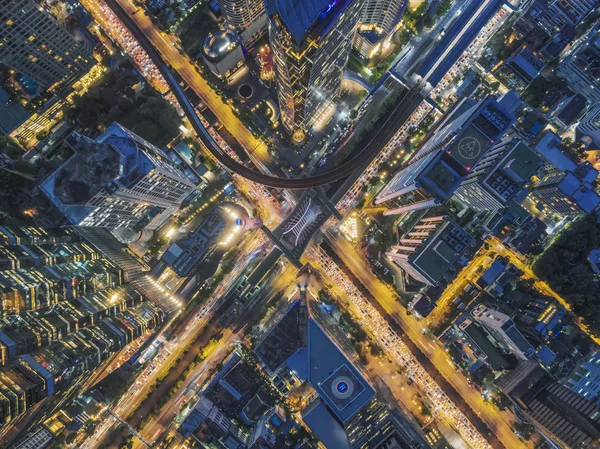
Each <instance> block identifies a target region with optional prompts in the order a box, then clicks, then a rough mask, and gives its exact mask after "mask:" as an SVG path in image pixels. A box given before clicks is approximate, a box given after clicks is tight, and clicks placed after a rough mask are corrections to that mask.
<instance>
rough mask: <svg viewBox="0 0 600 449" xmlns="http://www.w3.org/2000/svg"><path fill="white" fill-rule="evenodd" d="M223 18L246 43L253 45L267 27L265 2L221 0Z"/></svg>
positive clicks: (257, 0)
mask: <svg viewBox="0 0 600 449" xmlns="http://www.w3.org/2000/svg"><path fill="white" fill-rule="evenodd" d="M219 6H220V7H221V12H222V13H223V17H224V18H225V20H226V21H227V22H228V23H229V24H230V25H233V26H234V27H235V28H236V29H237V31H238V32H239V33H240V34H241V36H242V40H243V41H244V43H246V44H247V43H252V42H253V41H255V40H256V39H257V38H258V37H260V34H261V32H262V31H263V30H264V29H265V28H266V27H267V13H266V11H265V2H264V0H219Z"/></svg>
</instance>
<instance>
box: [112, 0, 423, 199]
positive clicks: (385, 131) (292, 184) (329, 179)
mask: <svg viewBox="0 0 600 449" xmlns="http://www.w3.org/2000/svg"><path fill="white" fill-rule="evenodd" d="M106 4H107V5H108V6H109V7H110V8H111V9H112V10H113V12H114V13H115V15H116V16H117V17H118V18H119V20H121V22H123V24H124V25H125V26H126V27H127V28H128V29H129V31H130V32H131V34H132V35H133V36H134V37H135V38H136V39H137V41H138V42H139V44H140V46H141V47H142V48H143V49H144V50H145V51H146V52H147V53H148V56H149V57H150V58H151V59H152V61H153V62H154V64H155V65H156V66H157V67H158V69H159V70H160V72H161V74H162V76H163V77H164V78H165V80H166V82H167V84H168V85H169V87H170V89H171V91H172V92H173V95H175V98H176V99H177V101H178V102H179V104H180V106H181V108H182V109H183V111H184V113H185V115H186V116H187V118H188V120H189V121H190V123H191V124H192V127H193V128H194V131H195V132H196V134H197V135H198V137H199V138H200V140H201V141H202V143H203V144H204V145H205V146H206V148H208V150H209V151H210V152H211V154H212V155H213V156H214V157H215V158H216V159H217V160H218V161H219V162H220V163H221V164H222V165H223V166H224V167H225V168H227V169H229V170H231V171H232V172H234V173H237V174H238V175H240V176H242V177H244V178H246V179H249V180H250V181H253V182H256V183H259V184H263V185H266V186H269V187H275V188H281V189H308V188H311V187H318V186H323V185H328V184H331V183H333V182H335V181H338V180H340V179H343V178H345V177H347V176H349V175H350V174H352V173H353V172H355V171H356V170H361V169H364V168H365V167H366V166H367V165H368V163H369V162H370V161H371V160H372V158H373V157H375V156H376V155H377V154H378V153H379V151H380V150H381V149H382V148H383V147H384V146H385V144H386V143H387V142H388V140H389V139H390V138H391V137H392V136H393V135H394V132H395V130H396V129H397V128H398V127H399V126H401V125H402V123H403V122H404V121H405V120H407V119H408V118H409V117H410V115H411V114H412V112H413V111H414V110H415V109H416V108H417V107H418V105H419V104H420V102H421V100H422V99H423V97H422V96H421V93H420V90H421V86H420V85H418V86H416V87H415V88H413V89H406V90H405V91H404V92H403V94H402V95H401V97H400V98H399V100H398V103H397V105H396V108H395V110H394V112H396V111H399V110H400V111H402V114H401V115H402V117H403V122H402V123H398V122H395V123H394V120H392V117H397V116H398V115H397V114H389V115H388V119H387V120H386V122H385V123H383V124H382V126H381V127H380V132H379V133H377V134H376V135H375V136H374V137H373V138H372V139H371V140H370V141H369V142H368V143H367V145H366V146H365V147H364V148H362V150H361V151H360V152H359V153H358V154H356V156H354V157H353V158H352V159H351V160H349V161H347V162H346V163H344V164H342V165H340V166H339V167H336V168H334V169H332V170H331V171H329V172H327V173H323V174H320V175H316V176H311V177H309V178H279V177H277V176H271V175H266V174H263V173H261V172H259V171H257V170H253V169H252V168H250V167H247V166H245V165H243V164H241V163H239V162H237V161H235V160H234V159H233V158H231V157H230V156H229V155H228V154H226V153H225V152H224V151H223V150H222V149H221V148H220V147H219V145H218V144H217V143H216V142H215V140H214V139H213V138H212V137H211V136H210V134H209V133H208V131H207V130H206V128H204V126H203V125H202V122H201V121H200V119H199V118H198V116H197V115H196V112H195V111H194V108H193V106H192V104H191V102H190V101H189V99H188V98H187V96H186V94H185V93H184V92H183V88H182V87H181V86H180V85H179V82H178V80H177V79H176V78H175V76H174V75H173V73H172V71H171V68H170V67H169V66H168V65H167V64H166V63H165V62H164V61H163V58H162V56H161V55H160V54H159V52H158V51H157V50H156V48H155V47H154V46H153V45H152V43H151V42H150V41H149V40H148V38H147V37H146V36H145V35H144V33H143V32H142V31H141V30H140V29H139V27H138V26H137V24H136V23H135V21H134V20H133V19H132V18H131V17H130V16H129V15H128V14H127V12H126V11H125V10H124V9H123V8H122V7H121V5H119V3H118V2H117V1H115V0H106ZM390 130H391V131H393V132H391V134H390Z"/></svg>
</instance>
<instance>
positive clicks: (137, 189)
mask: <svg viewBox="0 0 600 449" xmlns="http://www.w3.org/2000/svg"><path fill="white" fill-rule="evenodd" d="M67 143H68V144H69V145H70V146H71V147H72V148H73V150H74V151H75V155H74V156H72V157H71V158H70V159H69V160H68V161H66V162H65V163H64V164H63V165H62V166H61V167H60V168H59V169H58V170H56V171H55V172H54V173H53V174H52V175H50V176H49V177H48V178H47V179H46V180H45V181H44V182H43V183H42V184H41V185H40V188H41V189H42V191H43V192H44V193H45V194H46V195H47V196H48V197H49V198H50V200H51V201H52V202H53V203H54V204H55V205H56V206H57V207H58V208H59V209H60V210H61V211H62V212H63V213H64V214H65V215H66V217H67V218H68V219H69V221H70V222H71V223H73V224H75V225H78V226H93V227H102V228H110V229H112V228H118V227H122V228H132V227H134V226H135V225H136V224H138V223H139V222H140V221H141V220H145V221H146V222H148V223H149V225H148V226H146V228H147V229H156V228H157V227H158V226H160V225H161V224H162V223H164V221H165V220H166V219H167V218H168V217H169V216H170V215H172V214H173V213H174V212H175V211H176V210H177V209H178V208H179V206H180V205H181V202H182V201H183V199H184V198H185V197H186V196H187V195H188V194H189V193H190V192H191V191H192V190H193V189H194V184H193V183H192V182H191V181H189V180H188V178H187V177H186V176H185V174H184V173H183V171H181V170H180V169H179V168H178V167H177V166H176V165H175V164H173V163H172V162H171V160H170V159H169V158H168V157H167V156H166V155H165V154H164V153H163V151H162V150H160V149H158V148H157V147H155V146H154V145H152V144H151V143H149V142H147V141H145V140H144V139H142V138H141V137H139V136H137V135H135V134H134V133H132V132H131V131H128V130H127V129H125V128H123V127H122V126H120V125H118V124H116V123H113V124H112V125H111V126H110V127H109V128H108V129H107V130H106V132H104V133H103V134H102V135H100V136H99V137H98V138H97V139H96V140H92V139H89V138H87V137H85V136H81V135H78V134H74V135H72V136H70V137H69V138H68V139H67Z"/></svg>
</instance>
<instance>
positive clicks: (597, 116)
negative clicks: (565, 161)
mask: <svg viewBox="0 0 600 449" xmlns="http://www.w3.org/2000/svg"><path fill="white" fill-rule="evenodd" d="M575 137H576V138H577V139H578V140H580V141H581V142H583V143H584V145H585V147H586V148H591V149H597V148H600V104H596V105H593V106H592V107H590V110H589V111H588V112H587V114H586V115H585V116H584V117H583V118H582V119H581V121H580V122H579V124H578V125H577V127H576V128H575Z"/></svg>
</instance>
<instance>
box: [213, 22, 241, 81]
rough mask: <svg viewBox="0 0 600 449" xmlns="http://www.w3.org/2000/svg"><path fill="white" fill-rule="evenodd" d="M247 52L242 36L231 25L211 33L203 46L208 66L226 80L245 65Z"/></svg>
mask: <svg viewBox="0 0 600 449" xmlns="http://www.w3.org/2000/svg"><path fill="white" fill-rule="evenodd" d="M245 53H246V50H245V49H244V47H243V46H242V40H241V37H240V36H239V35H238V34H237V32H236V31H235V28H233V27H232V26H231V25H228V26H225V27H224V28H223V29H221V30H218V31H215V32H213V33H210V34H209V35H208V37H207V38H206V39H205V40H204V46H203V47H202V58H203V59H204V62H206V65H207V67H208V68H209V69H210V71H211V72H212V73H214V74H215V75H216V76H218V77H219V78H221V79H222V80H223V81H225V82H228V81H230V80H231V79H232V77H233V75H234V74H235V73H236V72H237V71H238V70H239V69H240V68H242V67H243V66H244V58H245Z"/></svg>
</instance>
